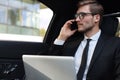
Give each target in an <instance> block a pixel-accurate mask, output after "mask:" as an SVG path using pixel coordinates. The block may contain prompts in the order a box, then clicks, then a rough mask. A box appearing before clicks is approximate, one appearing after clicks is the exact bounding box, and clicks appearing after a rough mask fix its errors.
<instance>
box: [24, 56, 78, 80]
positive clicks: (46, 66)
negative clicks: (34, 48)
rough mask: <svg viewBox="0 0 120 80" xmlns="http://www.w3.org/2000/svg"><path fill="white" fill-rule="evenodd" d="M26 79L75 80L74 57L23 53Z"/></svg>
mask: <svg viewBox="0 0 120 80" xmlns="http://www.w3.org/2000/svg"><path fill="white" fill-rule="evenodd" d="M22 58H23V63H24V68H25V75H26V80H76V73H75V65H74V57H67V56H41V55H23V56H22Z"/></svg>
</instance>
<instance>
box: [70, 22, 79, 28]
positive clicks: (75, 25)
mask: <svg viewBox="0 0 120 80" xmlns="http://www.w3.org/2000/svg"><path fill="white" fill-rule="evenodd" d="M74 29H78V27H77V22H76V21H74V22H73V23H72V25H71V30H74Z"/></svg>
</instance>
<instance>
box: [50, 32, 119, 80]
mask: <svg viewBox="0 0 120 80" xmlns="http://www.w3.org/2000/svg"><path fill="white" fill-rule="evenodd" d="M82 40H83V37H82V35H79V36H78V35H77V36H72V38H69V39H68V40H67V41H66V42H65V44H64V45H63V46H58V45H52V47H51V48H50V50H49V51H50V54H53V55H62V56H74V54H75V52H76V50H77V48H78V46H79V44H80V42H81V41H82ZM78 80H79V79H78ZM87 80H120V39H119V38H117V37H109V36H106V35H104V34H103V33H102V34H101V35H100V38H99V39H98V43H97V45H96V48H95V51H94V53H93V57H92V60H91V63H90V67H89V70H88V74H87Z"/></svg>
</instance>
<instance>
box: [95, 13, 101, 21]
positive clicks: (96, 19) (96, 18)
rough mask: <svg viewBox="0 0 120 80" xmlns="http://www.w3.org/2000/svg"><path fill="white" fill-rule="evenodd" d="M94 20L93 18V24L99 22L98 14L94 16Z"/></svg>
mask: <svg viewBox="0 0 120 80" xmlns="http://www.w3.org/2000/svg"><path fill="white" fill-rule="evenodd" d="M94 18H95V22H98V21H100V15H99V14H96V15H94Z"/></svg>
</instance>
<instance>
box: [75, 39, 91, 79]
mask: <svg viewBox="0 0 120 80" xmlns="http://www.w3.org/2000/svg"><path fill="white" fill-rule="evenodd" d="M90 40H91V39H87V44H86V46H85V48H84V50H83V54H82V60H81V65H80V68H79V71H78V73H77V80H82V78H83V75H84V72H85V68H86V64H87V55H88V49H89V42H90Z"/></svg>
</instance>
